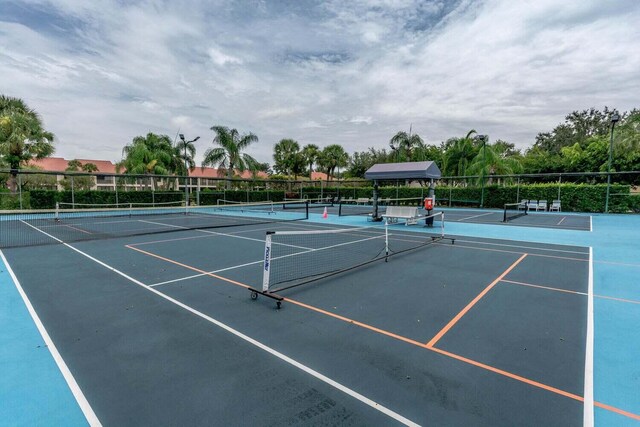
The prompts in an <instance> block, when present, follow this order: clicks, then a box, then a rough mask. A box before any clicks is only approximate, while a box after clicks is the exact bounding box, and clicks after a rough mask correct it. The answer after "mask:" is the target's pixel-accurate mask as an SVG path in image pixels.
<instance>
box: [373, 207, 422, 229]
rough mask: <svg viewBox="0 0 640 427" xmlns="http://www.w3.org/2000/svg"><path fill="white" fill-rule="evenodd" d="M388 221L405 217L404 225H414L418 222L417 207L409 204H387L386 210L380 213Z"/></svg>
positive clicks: (396, 220) (395, 220)
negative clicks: (382, 213)
mask: <svg viewBox="0 0 640 427" xmlns="http://www.w3.org/2000/svg"><path fill="white" fill-rule="evenodd" d="M382 218H384V219H387V220H388V221H389V222H390V223H392V222H398V219H399V218H401V219H405V220H406V223H405V225H414V224H417V223H418V218H419V215H418V208H416V207H411V206H389V207H387V212H386V213H385V214H384V215H382Z"/></svg>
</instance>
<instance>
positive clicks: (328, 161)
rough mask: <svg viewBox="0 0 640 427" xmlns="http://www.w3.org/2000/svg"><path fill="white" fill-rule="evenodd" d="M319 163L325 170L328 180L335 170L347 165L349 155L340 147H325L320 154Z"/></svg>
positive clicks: (335, 145) (333, 145)
mask: <svg viewBox="0 0 640 427" xmlns="http://www.w3.org/2000/svg"><path fill="white" fill-rule="evenodd" d="M319 163H320V164H321V165H322V166H323V167H324V168H325V170H326V171H327V175H328V178H329V179H331V177H332V176H333V175H334V173H335V171H336V169H338V168H341V167H345V166H347V165H348V164H349V155H348V154H347V153H346V152H345V151H344V148H342V146H341V145H338V144H331V145H327V146H326V147H324V149H323V150H322V152H321V153H320V160H319Z"/></svg>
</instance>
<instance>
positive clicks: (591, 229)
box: [589, 215, 593, 231]
mask: <svg viewBox="0 0 640 427" xmlns="http://www.w3.org/2000/svg"><path fill="white" fill-rule="evenodd" d="M589 231H593V216H591V215H589Z"/></svg>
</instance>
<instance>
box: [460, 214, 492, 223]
mask: <svg viewBox="0 0 640 427" xmlns="http://www.w3.org/2000/svg"><path fill="white" fill-rule="evenodd" d="M495 213H496V212H488V213H483V214H480V215H474V216H468V217H465V218H460V219H456V220H454V221H457V222H460V221H464V220H466V219H473V218H478V217H481V216H487V215H493V214H495Z"/></svg>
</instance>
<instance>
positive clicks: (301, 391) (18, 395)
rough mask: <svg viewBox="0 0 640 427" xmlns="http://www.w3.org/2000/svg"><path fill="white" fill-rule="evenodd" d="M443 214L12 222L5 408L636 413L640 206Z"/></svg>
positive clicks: (412, 417) (551, 420) (0, 357)
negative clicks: (413, 220)
mask: <svg viewBox="0 0 640 427" xmlns="http://www.w3.org/2000/svg"><path fill="white" fill-rule="evenodd" d="M437 211H438V212H440V210H439V209H438V210H437ZM442 211H443V212H444V231H443V229H442V225H443V222H442V216H437V217H436V218H434V223H433V226H431V227H427V226H425V224H424V222H423V221H419V222H418V224H415V225H408V226H406V225H404V224H403V221H402V220H399V221H398V223H394V224H389V225H385V224H381V223H376V222H370V221H367V220H368V219H369V218H368V217H367V216H366V215H357V214H355V215H351V216H338V215H337V210H336V208H335V207H329V208H328V209H327V210H326V217H324V215H323V213H324V210H317V211H313V212H312V213H311V214H310V215H309V218H308V219H304V218H301V217H300V215H299V213H298V214H297V213H296V210H295V209H292V210H291V211H288V212H284V211H279V210H278V208H277V206H276V207H275V209H273V211H272V212H269V213H267V214H264V213H254V212H243V213H242V214H241V215H235V214H233V215H228V216H224V217H223V218H217V217H216V215H217V214H211V212H207V211H205V210H202V211H201V212H196V214H192V215H190V216H189V217H185V216H178V215H173V214H170V215H169V214H167V215H163V214H162V212H158V215H155V216H151V214H150V213H149V216H146V213H145V216H143V215H137V213H134V214H133V215H128V216H122V217H113V218H111V217H108V216H106V215H105V216H101V217H98V218H96V217H92V216H90V215H88V216H86V217H75V218H47V217H42V216H40V217H39V216H38V215H35V214H34V215H33V216H24V217H14V218H10V219H4V223H0V231H4V234H5V240H4V241H5V242H9V244H5V245H4V246H5V247H4V248H3V249H2V250H1V251H0V252H1V254H2V263H1V264H0V301H1V303H0V345H1V348H2V350H1V351H0V362H1V363H0V375H2V378H3V381H2V382H1V383H0V402H1V403H0V415H1V417H0V420H2V421H1V422H0V424H6V425H87V424H89V425H136V426H139V425H464V426H468V425H491V426H494V425H531V426H539V425H562V426H571V425H576V426H578V425H586V426H590V425H598V426H600V425H602V426H620V425H638V423H639V422H640V393H638V390H640V361H639V359H638V357H637V356H638V355H639V354H640V329H639V328H638V327H637V325H639V324H640V286H639V285H640V284H639V282H638V280H637V276H638V273H640V246H639V245H638V244H637V242H638V236H639V235H640V234H639V233H638V231H637V230H638V229H640V216H630V215H629V216H626V215H625V216H619V215H592V216H590V215H587V214H565V213H559V212H554V213H543V212H540V213H533V212H532V213H531V214H530V215H526V216H522V217H519V218H514V219H513V220H511V221H509V222H507V223H504V222H502V220H501V218H502V217H501V215H502V213H501V212H499V211H490V210H478V209H452V208H448V209H443V210H442ZM305 218H306V217H305ZM1 240H2V237H0V241H1ZM266 253H268V255H267V256H265V254H266ZM265 258H266V260H267V261H266V262H265ZM265 271H266V273H265ZM250 289H255V290H258V291H261V292H262V291H263V289H266V291H265V292H264V293H265V295H263V294H260V293H254V292H251V291H250Z"/></svg>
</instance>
